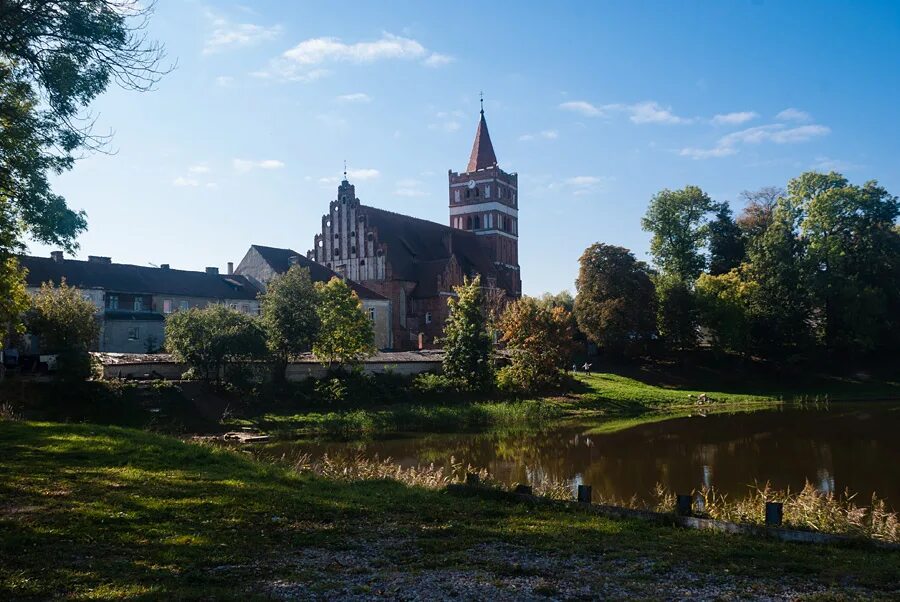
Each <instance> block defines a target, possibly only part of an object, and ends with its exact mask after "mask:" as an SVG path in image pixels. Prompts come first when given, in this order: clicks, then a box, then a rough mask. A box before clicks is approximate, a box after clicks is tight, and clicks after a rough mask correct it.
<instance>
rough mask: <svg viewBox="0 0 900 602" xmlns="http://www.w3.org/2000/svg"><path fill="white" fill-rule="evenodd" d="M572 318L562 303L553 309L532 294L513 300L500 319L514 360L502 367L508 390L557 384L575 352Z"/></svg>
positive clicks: (502, 381)
mask: <svg viewBox="0 0 900 602" xmlns="http://www.w3.org/2000/svg"><path fill="white" fill-rule="evenodd" d="M571 325H572V318H571V315H570V314H569V312H567V311H566V310H565V309H563V308H562V307H554V308H552V309H550V308H549V307H547V306H546V305H545V304H542V303H540V302H538V301H537V300H536V299H533V298H531V297H524V298H522V299H519V300H518V301H515V302H514V303H511V304H509V306H508V307H507V308H506V311H505V312H503V317H502V319H501V320H500V329H501V332H502V339H501V340H502V341H503V342H504V343H506V345H507V348H508V349H509V351H510V353H511V364H510V365H509V366H506V367H504V368H503V369H502V370H501V373H502V374H500V375H499V376H500V378H499V384H500V385H501V388H503V389H505V390H511V389H515V388H519V389H524V390H529V391H533V390H537V389H545V388H548V387H556V386H558V385H559V384H560V382H561V374H562V372H561V370H560V369H561V368H563V367H564V366H565V364H566V362H567V361H568V359H569V357H570V355H571V349H572V326H571Z"/></svg>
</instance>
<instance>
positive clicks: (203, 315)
mask: <svg viewBox="0 0 900 602" xmlns="http://www.w3.org/2000/svg"><path fill="white" fill-rule="evenodd" d="M165 347H166V350H167V351H168V352H169V353H171V354H172V355H174V356H175V358H176V359H177V360H178V361H180V362H184V363H185V364H187V366H188V367H189V368H190V371H191V372H192V373H193V374H195V375H196V376H198V377H199V378H201V379H203V380H206V381H215V382H217V383H218V382H219V381H220V380H221V379H222V377H223V376H227V372H228V369H229V367H230V365H232V364H236V363H244V362H252V361H255V360H259V359H263V358H265V357H266V337H265V333H264V332H263V329H262V326H261V325H260V324H259V320H258V319H256V318H254V317H252V316H249V315H247V314H244V313H241V312H239V311H237V310H235V309H231V308H229V307H226V306H225V305H221V304H214V305H209V306H207V307H204V308H202V309H201V308H197V307H192V308H190V309H186V310H183V311H179V312H175V313H173V314H169V316H168V317H167V318H166V340H165Z"/></svg>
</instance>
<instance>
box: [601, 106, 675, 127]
mask: <svg viewBox="0 0 900 602" xmlns="http://www.w3.org/2000/svg"><path fill="white" fill-rule="evenodd" d="M618 106H619V105H609V106H608V108H618ZM604 108H607V107H604ZM622 108H623V110H625V111H626V112H628V113H630V117H629V119H631V121H632V122H633V123H666V124H676V123H690V122H691V121H693V120H692V119H687V118H684V117H679V116H677V115H675V114H674V113H672V109H671V107H663V106H661V105H660V104H659V103H657V102H653V101H645V102H639V103H637V104H633V105H625V106H624V107H622Z"/></svg>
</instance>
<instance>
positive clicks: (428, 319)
mask: <svg viewBox="0 0 900 602" xmlns="http://www.w3.org/2000/svg"><path fill="white" fill-rule="evenodd" d="M425 323H426V324H431V312H430V311H426V312H425Z"/></svg>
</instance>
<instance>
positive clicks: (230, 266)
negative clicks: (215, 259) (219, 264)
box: [228, 261, 234, 276]
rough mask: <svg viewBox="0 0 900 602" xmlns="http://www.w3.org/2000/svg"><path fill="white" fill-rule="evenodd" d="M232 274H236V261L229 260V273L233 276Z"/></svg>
mask: <svg viewBox="0 0 900 602" xmlns="http://www.w3.org/2000/svg"><path fill="white" fill-rule="evenodd" d="M232 274H234V262H233V261H229V262H228V275H229V276H231V275H232Z"/></svg>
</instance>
